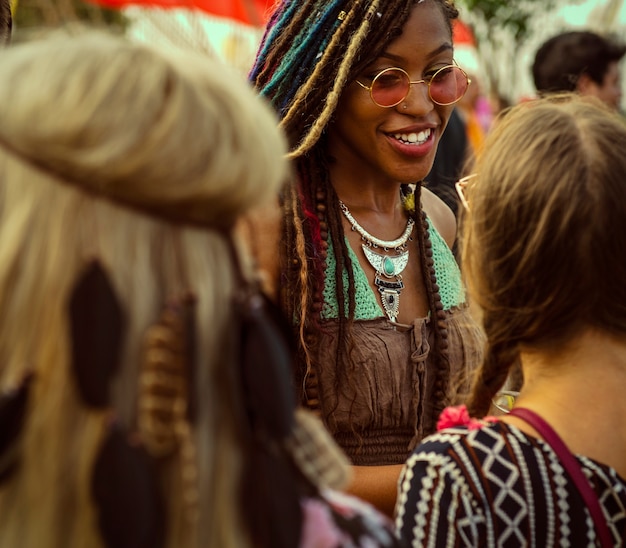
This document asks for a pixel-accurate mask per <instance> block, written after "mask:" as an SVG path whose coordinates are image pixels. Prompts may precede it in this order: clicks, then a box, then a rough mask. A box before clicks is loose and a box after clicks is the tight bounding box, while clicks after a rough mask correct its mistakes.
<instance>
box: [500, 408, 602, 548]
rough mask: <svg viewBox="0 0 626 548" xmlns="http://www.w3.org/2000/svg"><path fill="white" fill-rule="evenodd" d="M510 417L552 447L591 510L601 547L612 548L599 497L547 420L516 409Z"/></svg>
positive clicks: (533, 413)
mask: <svg viewBox="0 0 626 548" xmlns="http://www.w3.org/2000/svg"><path fill="white" fill-rule="evenodd" d="M509 415H511V416H513V417H517V418H518V419H521V420H523V421H524V422H527V423H528V424H530V426H532V427H533V428H534V429H535V430H536V431H537V432H538V433H539V435H540V436H541V437H542V438H543V439H544V441H545V442H546V443H547V444H548V445H550V446H551V447H552V449H553V450H554V452H555V453H556V455H557V457H559V460H560V461H561V464H562V465H563V467H564V468H565V470H566V471H567V473H568V474H569V476H570V478H571V479H572V481H573V482H574V485H576V487H578V491H579V492H580V495H581V496H582V498H583V500H584V502H585V504H586V505H587V508H588V509H589V513H590V514H591V517H592V518H593V522H594V523H595V526H596V533H597V535H598V538H599V539H600V545H601V546H603V547H605V548H611V547H612V546H613V539H612V536H611V533H610V532H609V527H608V525H607V524H606V518H605V517H604V513H603V512H602V508H600V502H599V501H598V495H597V494H596V492H595V491H594V490H593V489H592V487H591V485H590V484H589V481H588V480H587V478H586V476H585V474H584V473H583V471H582V468H581V467H580V464H579V463H578V461H577V460H576V458H575V457H574V455H572V453H571V452H570V450H569V449H568V448H567V446H566V445H565V443H564V442H563V440H562V439H561V438H560V437H559V435H558V434H557V433H556V432H555V431H554V429H553V428H552V427H551V426H550V425H549V424H548V423H547V422H546V421H545V420H543V419H542V418H541V417H540V416H539V415H537V413H535V412H534V411H531V410H530V409H525V408H523V407H515V408H513V409H512V410H511V411H510V412H509Z"/></svg>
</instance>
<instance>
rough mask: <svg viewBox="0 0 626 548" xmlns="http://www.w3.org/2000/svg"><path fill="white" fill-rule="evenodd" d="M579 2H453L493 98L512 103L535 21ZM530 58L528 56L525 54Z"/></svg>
mask: <svg viewBox="0 0 626 548" xmlns="http://www.w3.org/2000/svg"><path fill="white" fill-rule="evenodd" d="M581 2H582V0H567V2H566V1H565V0H456V4H457V5H458V6H459V7H460V10H461V19H462V20H463V21H464V22H465V23H467V24H468V25H470V27H471V28H472V30H473V32H474V36H475V39H476V48H477V50H478V53H479V55H480V57H481V59H482V60H483V63H484V74H483V78H484V79H485V80H486V82H484V83H485V84H486V87H487V88H488V89H489V90H490V91H491V93H492V94H493V95H496V96H498V97H501V98H502V99H504V100H505V101H507V102H514V100H515V98H516V96H517V87H518V76H519V71H518V64H519V63H518V61H519V57H520V53H521V52H523V51H524V49H525V46H527V44H528V42H529V40H530V39H531V38H532V37H533V31H534V28H535V26H536V25H537V23H538V21H540V20H541V19H542V18H546V17H549V14H550V12H551V11H552V10H554V9H555V8H557V7H559V6H561V5H563V4H565V3H568V4H576V3H581ZM527 53H529V54H530V52H527Z"/></svg>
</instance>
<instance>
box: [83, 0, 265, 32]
mask: <svg viewBox="0 0 626 548" xmlns="http://www.w3.org/2000/svg"><path fill="white" fill-rule="evenodd" d="M90 1H92V2H95V3H97V4H100V5H101V6H104V7H106V8H113V9H119V8H124V7H126V6H131V5H133V6H142V7H146V8H151V7H152V8H187V9H198V10H202V11H204V12H206V13H208V14H211V15H214V16H216V17H226V18H228V19H235V20H236V21H239V22H241V23H245V24H246V25H253V26H256V27H262V26H265V24H266V23H267V20H268V19H269V16H270V14H271V12H272V8H273V6H274V5H275V3H276V1H277V0H90Z"/></svg>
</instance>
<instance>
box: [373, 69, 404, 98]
mask: <svg viewBox="0 0 626 548" xmlns="http://www.w3.org/2000/svg"><path fill="white" fill-rule="evenodd" d="M408 92H409V78H408V76H407V75H406V74H405V73H404V72H402V71H401V70H398V69H390V70H385V71H383V72H381V73H380V74H379V75H378V76H377V77H376V78H375V79H374V81H373V82H372V90H371V94H372V99H373V100H374V102H375V103H376V104H378V105H380V106H382V107H391V106H394V105H397V104H398V103H399V102H400V101H402V99H404V98H405V97H406V96H407V94H408Z"/></svg>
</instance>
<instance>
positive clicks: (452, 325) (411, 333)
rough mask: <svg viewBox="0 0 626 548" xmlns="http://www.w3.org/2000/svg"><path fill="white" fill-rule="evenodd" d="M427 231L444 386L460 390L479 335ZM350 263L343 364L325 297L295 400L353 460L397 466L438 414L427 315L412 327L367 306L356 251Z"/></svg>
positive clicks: (441, 248)
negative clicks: (351, 306)
mask: <svg viewBox="0 0 626 548" xmlns="http://www.w3.org/2000/svg"><path fill="white" fill-rule="evenodd" d="M430 233H431V241H432V243H433V250H434V252H435V253H434V259H435V270H436V272H437V281H438V284H439V285H440V287H441V293H442V301H443V304H444V310H446V315H447V320H448V334H449V335H448V337H449V339H448V340H449V343H450V346H449V359H450V367H451V381H450V386H451V387H452V388H457V389H459V390H464V389H466V387H467V382H468V380H469V375H470V372H471V371H472V370H473V369H474V368H475V367H476V366H477V365H479V363H480V360H481V359H482V353H483V345H484V336H483V333H482V330H481V329H480V328H479V326H478V325H477V323H476V322H475V320H474V319H473V318H472V316H471V314H470V313H469V308H468V307H467V305H466V304H465V303H464V300H465V295H464V291H463V289H462V285H461V282H460V273H459V271H458V268H457V266H456V262H455V260H454V257H453V256H452V253H451V252H450V250H449V248H448V246H447V245H446V243H445V242H444V241H443V240H442V239H441V236H439V234H438V233H437V232H436V231H435V230H434V229H433V228H432V227H431V230H430ZM331 255H332V248H331V249H329V257H330V256H331ZM333 263H334V261H329V265H328V270H327V271H326V274H327V276H326V279H327V284H328V280H332V279H333V276H334V264H333ZM352 264H353V265H354V270H355V285H356V294H357V311H356V319H355V321H354V323H353V324H352V328H351V331H350V333H351V335H350V337H351V341H352V342H351V345H350V346H349V349H348V352H347V354H348V357H349V363H341V364H338V363H337V344H338V340H337V339H338V322H337V320H336V319H334V318H336V315H337V314H336V307H335V308H334V309H332V303H331V307H328V306H326V308H325V312H323V316H324V315H325V317H326V319H325V320H324V321H323V322H322V329H321V333H320V334H319V341H318V342H319V344H317V345H316V348H315V354H314V355H313V356H312V363H313V369H312V371H310V373H309V375H308V376H307V378H306V381H305V383H304V386H303V387H302V388H303V394H302V399H303V401H305V402H307V403H308V406H309V407H311V408H312V409H314V410H316V411H318V412H319V413H320V416H321V418H322V420H323V421H324V423H325V424H326V426H327V428H328V429H329V431H330V432H331V434H332V435H333V437H334V438H335V440H336V441H337V443H338V444H339V445H340V446H341V447H342V448H343V450H344V451H345V452H346V454H347V455H348V457H349V458H350V459H351V461H352V463H353V464H355V465H385V464H402V463H404V461H405V460H406V459H407V458H408V456H409V455H410V453H411V451H412V450H413V449H414V448H415V446H416V445H417V443H418V442H419V441H420V440H421V439H422V438H423V437H424V436H426V435H428V434H430V433H432V432H433V431H434V428H435V424H436V421H437V418H438V417H435V416H434V411H433V408H434V405H433V404H434V403H435V401H434V395H433V392H434V390H433V384H434V380H435V374H434V373H435V372H434V371H433V366H434V365H433V363H432V359H431V358H430V348H431V345H432V343H433V332H432V329H431V325H430V319H428V318H416V319H415V320H414V321H413V324H412V325H404V324H398V323H393V322H391V321H389V320H388V319H387V318H386V317H385V316H383V315H382V310H380V307H379V306H378V305H377V304H373V303H374V302H375V296H374V295H373V292H372V291H371V288H370V287H369V285H368V282H367V280H366V278H365V274H364V272H363V270H362V269H361V268H360V266H359V263H358V260H357V259H356V256H355V257H353V261H352ZM333 291H334V288H329V289H328V291H325V300H326V303H328V302H329V301H331V300H332V299H333ZM372 299H373V300H374V301H372Z"/></svg>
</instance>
